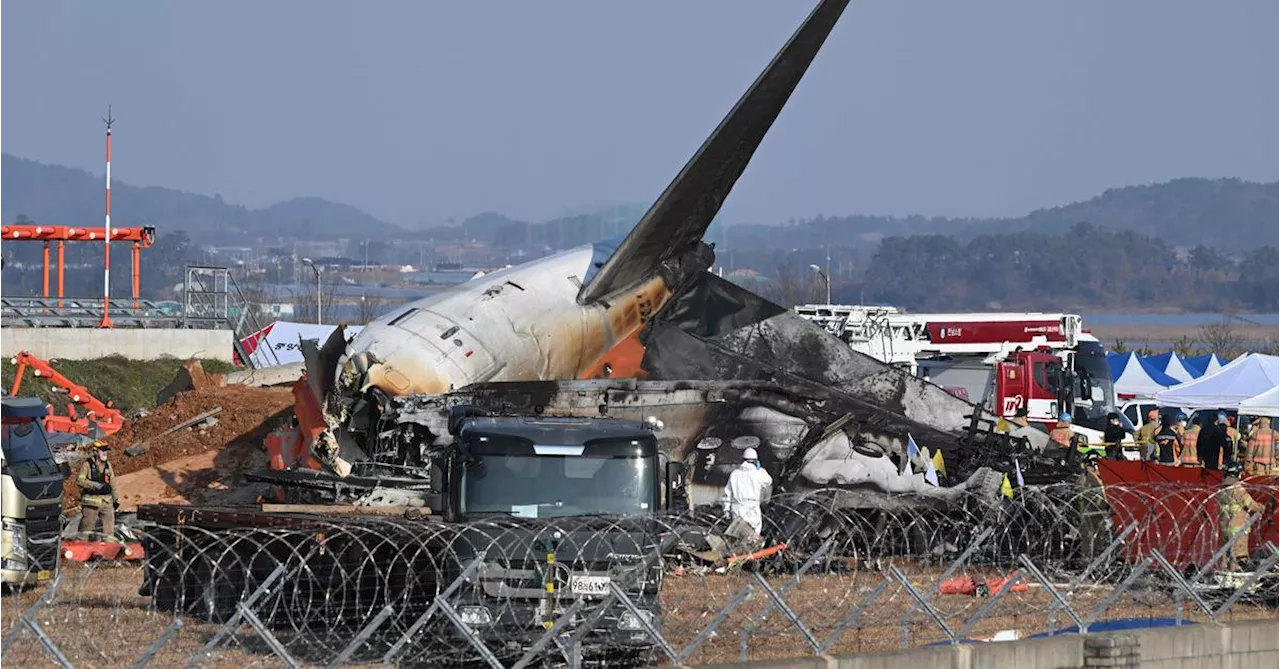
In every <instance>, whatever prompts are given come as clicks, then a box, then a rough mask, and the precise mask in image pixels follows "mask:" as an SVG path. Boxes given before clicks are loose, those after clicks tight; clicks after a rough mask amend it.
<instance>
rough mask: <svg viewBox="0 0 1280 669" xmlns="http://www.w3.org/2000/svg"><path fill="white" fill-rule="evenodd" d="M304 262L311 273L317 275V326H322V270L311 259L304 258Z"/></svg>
mask: <svg viewBox="0 0 1280 669" xmlns="http://www.w3.org/2000/svg"><path fill="white" fill-rule="evenodd" d="M302 262H304V263H306V264H307V265H309V266H310V267H311V271H313V272H315V273H316V325H320V269H319V268H318V267H316V264H315V263H313V262H311V259H310V258H303V259H302Z"/></svg>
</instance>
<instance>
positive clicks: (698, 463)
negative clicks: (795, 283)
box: [299, 0, 1064, 504]
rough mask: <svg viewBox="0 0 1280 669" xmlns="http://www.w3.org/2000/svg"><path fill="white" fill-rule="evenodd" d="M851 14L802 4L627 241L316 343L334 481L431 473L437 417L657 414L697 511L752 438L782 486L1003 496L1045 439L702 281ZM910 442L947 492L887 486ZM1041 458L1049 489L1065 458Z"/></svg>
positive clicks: (902, 479) (311, 379) (461, 290)
mask: <svg viewBox="0 0 1280 669" xmlns="http://www.w3.org/2000/svg"><path fill="white" fill-rule="evenodd" d="M846 4H847V0H824V1H823V2H821V3H820V4H819V5H818V6H817V7H816V8H815V9H814V10H813V11H812V13H811V14H810V15H809V16H808V18H807V19H806V20H805V22H804V23H803V24H802V25H801V27H800V28H799V29H798V30H797V31H796V32H795V34H794V35H793V36H792V37H791V39H790V40H789V41H788V42H787V44H786V45H785V46H784V47H783V48H782V50H781V51H780V52H779V53H778V54H777V55H776V56H775V57H774V59H773V60H772V62H770V64H769V65H768V66H767V67H766V68H765V70H764V71H763V72H762V73H761V74H760V76H759V77H758V78H757V79H756V81H755V82H754V83H753V84H752V85H751V87H750V88H749V89H748V90H747V92H746V93H745V94H744V95H743V96H742V98H741V99H740V100H739V101H738V102H737V104H735V105H734V107H733V108H732V109H731V110H730V112H729V114H728V115H727V116H726V117H725V118H724V120H723V121H721V123H720V124H719V126H718V127H717V128H716V129H715V130H714V131H713V132H712V133H711V135H710V136H709V137H708V138H707V139H706V141H705V142H704V143H703V144H702V146H701V147H700V148H699V149H698V151H697V152H696V153H695V154H694V156H693V157H692V158H691V159H690V160H689V162H688V163H687V164H686V165H685V166H684V168H683V169H682V170H681V171H680V173H679V174H678V175H677V176H676V177H675V179H674V180H673V181H672V182H671V184H670V185H669V186H668V187H667V188H666V190H665V191H664V192H663V193H662V194H661V196H660V197H659V198H658V199H657V200H656V201H655V202H654V203H653V205H652V206H651V207H650V208H649V210H648V211H647V213H646V214H645V215H644V216H643V217H642V218H641V220H640V221H639V222H638V223H637V225H636V226H635V228H633V229H632V230H631V232H630V233H629V234H628V235H626V237H625V238H624V239H621V240H612V241H608V242H600V243H597V244H594V245H590V246H584V247H580V248H576V249H572V250H568V251H565V252H562V253H559V254H556V255H553V256H550V257H547V258H543V259H540V260H537V261H533V262H530V263H527V264H524V265H520V266H517V267H512V268H508V269H504V270H501V271H498V272H494V273H492V274H488V275H484V276H482V277H477V278H475V279H473V280H471V281H469V282H467V283H464V284H462V285H460V286H458V287H457V288H455V289H452V290H449V291H445V292H442V293H439V294H436V295H433V296H431V297H427V298H424V299H422V300H418V301H415V302H412V303H410V304H408V305H406V306H404V307H402V308H398V309H396V310H394V311H393V312H391V313H388V314H386V315H385V316H383V317H382V318H379V319H377V320H375V321H374V322H372V323H370V324H369V325H367V326H365V327H364V328H363V329H362V330H361V331H360V332H359V334H357V335H355V337H353V338H352V339H351V340H350V341H346V340H345V339H344V338H343V336H342V331H341V329H339V330H338V331H337V332H335V334H334V336H333V337H331V338H330V340H329V341H328V342H326V343H325V345H324V346H323V347H321V348H319V349H317V348H316V347H315V345H312V346H310V347H309V349H308V353H307V355H306V358H307V368H308V386H309V388H310V391H311V392H313V393H314V396H315V399H316V402H315V404H316V405H317V406H318V407H319V408H320V409H321V410H320V411H318V413H319V414H320V415H319V416H312V417H311V423H310V424H308V423H307V419H306V417H304V416H302V415H301V414H303V413H305V412H301V411H300V412H299V413H300V420H301V422H302V423H303V425H302V430H301V433H302V436H303V439H304V440H309V441H310V442H311V444H310V447H311V453H312V454H313V455H314V456H315V459H316V460H318V461H319V462H320V463H323V465H325V466H326V467H328V468H329V469H331V470H332V472H334V475H335V476H336V477H338V478H343V479H350V478H351V477H352V476H353V473H354V476H355V477H360V476H374V477H377V476H382V475H386V474H387V473H388V472H390V471H394V472H396V473H397V475H404V474H406V473H408V475H409V476H410V477H412V476H414V475H426V474H427V473H428V470H429V468H430V462H431V458H432V457H433V454H436V453H437V452H438V449H441V448H444V447H445V446H446V445H447V443H448V442H449V441H450V439H451V436H450V433H449V430H448V429H446V423H447V415H448V411H449V408H450V407H452V406H457V405H468V406H474V407H477V408H478V409H479V410H481V411H493V412H499V413H501V412H517V413H518V412H533V413H534V414H539V415H541V414H544V413H545V414H546V415H561V414H563V415H607V416H611V417H618V416H630V417H632V418H640V417H642V416H643V417H648V416H654V417H656V418H658V419H660V420H661V421H662V423H663V425H664V426H665V427H664V429H663V431H661V432H660V433H659V435H658V436H659V438H660V442H661V443H662V451H663V454H664V456H665V457H666V458H668V459H670V460H673V461H681V462H685V461H687V462H689V464H691V465H692V466H693V469H692V472H693V473H692V476H691V480H692V485H691V486H690V501H691V502H692V503H694V504H704V503H708V502H709V501H713V500H712V496H713V495H715V494H718V488H719V486H722V485H723V482H724V479H725V478H726V477H727V475H728V472H729V471H730V470H731V469H732V467H733V466H734V465H736V464H737V463H738V461H739V459H738V455H737V452H738V451H739V450H740V449H742V448H745V447H746V444H748V443H751V444H757V443H758V444H763V445H764V449H763V451H762V452H764V453H768V454H769V456H768V459H767V460H766V462H767V466H769V467H770V468H771V470H772V473H773V474H774V477H775V480H776V481H779V485H780V486H781V487H782V488H783V489H816V488H823V487H831V486H836V487H844V488H848V489H850V490H870V491H873V492H881V493H883V492H912V493H915V494H916V495H918V496H919V498H920V499H921V500H934V501H942V502H945V501H946V500H947V499H950V498H952V497H954V496H955V495H957V494H960V493H961V492H963V491H964V490H966V489H969V488H979V489H982V490H984V491H986V492H987V493H989V494H990V495H991V496H995V495H997V494H998V492H997V490H998V487H999V483H1000V480H1001V476H1000V475H999V474H998V473H995V472H994V471H993V470H992V469H991V468H992V467H996V468H998V469H1000V470H1003V471H1010V470H1011V468H1010V462H1011V458H1012V457H1013V456H1014V455H1015V454H1016V453H1017V452H1022V453H1023V455H1022V456H1021V457H1023V458H1025V460H1024V463H1025V462H1029V461H1030V460H1032V459H1035V458H1036V457H1040V456H1041V454H1040V451H1042V450H1043V449H1044V447H1045V441H1047V439H1046V440H1041V439H1039V438H1038V436H1036V435H1033V436H1032V439H1033V440H1034V441H1036V443H1031V444H1028V443H1027V442H1026V440H1025V439H1023V440H1010V439H1009V438H1007V437H1005V436H1003V435H997V434H995V433H994V432H993V431H992V430H991V429H990V427H991V426H992V425H994V423H995V421H996V417H995V416H994V415H990V414H988V413H987V412H985V411H984V410H983V409H981V408H980V407H977V406H974V405H970V404H968V403H966V402H965V401H963V400H961V399H959V398H956V397H954V396H952V395H951V394H949V393H947V392H946V391H944V390H943V389H942V388H940V387H938V386H935V385H933V384H930V383H928V382H927V381H924V380H922V379H918V378H915V377H912V376H910V375H908V374H905V373H903V372H901V371H899V370H896V369H894V368H892V367H889V366H887V365H884V364H882V363H880V362H879V361H877V360H874V359H873V358H870V357H868V356H865V355H862V354H859V353H857V352H854V351H852V350H850V348H849V347H848V346H846V345H844V344H843V343H842V342H841V341H839V340H838V339H836V338H835V337H833V336H831V335H830V334H828V333H827V332H825V331H824V330H823V329H822V328H821V327H819V326H816V325H814V324H812V323H810V322H808V321H806V320H804V319H803V318H800V317H799V316H797V315H796V314H794V313H792V312H791V311H789V310H787V309H784V308H782V307H781V306H778V305H776V304H773V303H771V302H769V301H768V300H765V299H763V298H761V297H760V296H757V295H754V294H752V293H750V292H749V291H746V290H744V289H742V288H740V287H738V286H736V285H734V284H731V283H729V282H727V281H724V280H723V279H720V278H718V277H716V276H714V275H713V274H711V273H710V272H708V271H707V270H708V268H709V267H711V265H712V262H713V260H714V249H713V247H712V246H710V245H708V244H706V243H705V242H704V241H703V239H702V237H703V235H704V234H705V232H706V230H707V227H708V226H709V225H710V223H711V221H712V219H713V218H714V217H715V215H716V213H717V212H718V211H719V209H720V207H721V205H722V204H723V202H724V200H725V198H726V197H727V196H728V194H729V192H730V190H731V189H732V187H733V185H734V183H735V182H736V181H737V179H738V178H739V177H740V176H741V174H742V173H743V170H744V169H745V168H746V166H747V164H748V162H749V160H750V159H751V156H752V155H753V154H754V152H755V150H756V148H757V147H758V146H759V144H760V142H761V141H762V140H763V138H764V136H765V134H766V133H767V131H768V129H769V128H770V126H771V125H772V124H773V122H774V121H775V119H776V118H777V117H778V114H779V113H780V112H781V110H782V108H783V106H784V105H785V103H786V101H787V100H788V98H789V97H790V95H791V93H792V92H793V91H794V89H795V87H796V86H797V85H798V84H799V82H800V79H801V78H802V77H803V75H804V73H805V71H806V70H807V69H808V67H809V65H810V63H811V62H812V61H813V59H814V57H815V56H816V55H817V53H818V50H819V48H820V47H821V46H822V44H823V42H824V41H825V40H826V38H827V36H828V35H829V33H830V32H831V30H832V29H833V28H834V26H835V24H836V22H837V20H838V18H839V16H840V15H841V13H842V12H843V10H844V8H845V6H846ZM627 379H642V380H640V381H628V380H627ZM513 398H516V399H513ZM984 426H985V427H984ZM908 435H910V436H911V437H912V438H914V439H915V440H916V442H917V443H918V444H919V445H920V446H921V447H922V449H923V451H922V455H923V457H922V459H921V460H918V461H917V462H915V463H914V464H915V466H914V470H915V471H923V470H924V468H925V467H926V466H927V465H926V463H924V462H923V458H928V457H929V454H930V453H936V452H941V453H942V454H943V460H944V462H945V464H946V468H947V469H948V470H949V471H950V473H951V477H950V479H949V481H950V482H951V483H952V485H951V486H950V488H954V489H952V490H948V489H947V488H938V487H934V486H932V485H930V484H927V483H925V482H924V480H923V478H922V477H921V476H920V475H915V476H901V475H900V474H899V472H900V471H901V469H902V464H903V462H904V461H905V459H906V442H907V439H908ZM1040 460H1041V461H1042V463H1043V464H1044V465H1045V466H1046V467H1048V470H1046V471H1049V472H1051V473H1050V474H1049V475H1050V476H1052V477H1058V476H1060V472H1059V470H1060V469H1061V468H1062V466H1064V463H1063V462H1062V459H1061V458H1057V459H1055V458H1053V457H1047V458H1046V457H1040ZM1024 466H1025V465H1024ZM386 468H391V469H386ZM415 472H416V474H415ZM962 476H963V477H964V481H963V482H962V483H959V484H956V483H955V482H956V481H957V479H958V478H960V477H962Z"/></svg>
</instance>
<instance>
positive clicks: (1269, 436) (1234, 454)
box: [1102, 409, 1280, 475]
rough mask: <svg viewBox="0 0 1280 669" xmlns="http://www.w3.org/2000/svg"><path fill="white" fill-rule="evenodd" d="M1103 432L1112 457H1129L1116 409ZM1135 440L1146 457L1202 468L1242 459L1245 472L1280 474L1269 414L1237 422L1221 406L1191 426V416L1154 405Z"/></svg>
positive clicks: (1275, 440)
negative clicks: (1162, 410)
mask: <svg viewBox="0 0 1280 669" xmlns="http://www.w3.org/2000/svg"><path fill="white" fill-rule="evenodd" d="M1107 417H1108V418H1109V420H1108V424H1107V428H1106V430H1105V432H1104V433H1103V438H1102V439H1103V442H1104V443H1105V447H1106V452H1107V457H1110V458H1113V459H1122V458H1123V457H1124V455H1123V453H1122V449H1121V445H1120V442H1122V441H1123V440H1124V439H1125V437H1126V434H1127V432H1126V430H1125V429H1124V427H1123V426H1122V425H1121V423H1120V415H1119V414H1117V413H1111V414H1109V415H1108V416H1107ZM1133 440H1134V443H1135V444H1137V445H1138V446H1139V447H1140V448H1142V449H1143V454H1142V456H1143V457H1142V459H1143V460H1147V461H1151V462H1159V463H1162V464H1166V465H1184V466H1188V467H1203V468H1205V469H1209V470H1218V469H1222V468H1224V467H1225V466H1226V465H1227V464H1230V463H1239V464H1240V465H1241V467H1242V469H1243V471H1244V473H1246V474H1249V475H1265V474H1275V473H1276V465H1277V460H1276V446H1277V441H1280V439H1277V433H1276V430H1275V429H1273V428H1272V427H1271V419H1270V418H1267V417H1266V416H1262V417H1260V418H1256V419H1254V420H1253V421H1249V420H1248V419H1247V418H1242V419H1241V423H1240V426H1239V427H1237V426H1236V423H1235V419H1234V418H1233V417H1229V416H1227V414H1226V412H1222V411H1219V412H1218V413H1217V414H1216V415H1215V416H1213V420H1212V422H1206V423H1205V424H1203V425H1202V424H1199V423H1196V424H1192V425H1190V426H1188V425H1187V416H1186V414H1184V413H1182V412H1178V413H1177V414H1172V413H1166V414H1164V415H1163V416H1161V415H1160V412H1159V411H1157V410H1155V409H1152V410H1151V411H1150V412H1149V413H1148V414H1147V422H1146V423H1144V424H1143V426H1142V427H1141V428H1139V429H1138V431H1137V432H1136V433H1134V435H1133Z"/></svg>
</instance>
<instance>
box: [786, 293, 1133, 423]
mask: <svg viewBox="0 0 1280 669" xmlns="http://www.w3.org/2000/svg"><path fill="white" fill-rule="evenodd" d="M796 312H797V313H799V314H800V315H801V316H802V317H804V318H806V319H808V320H810V321H813V322H815V323H818V324H819V325H822V326H823V327H824V328H825V329H826V330H827V331H828V332H830V333H831V334H833V335H835V336H837V337H840V338H841V339H842V340H844V341H845V342H848V344H849V345H850V346H851V347H852V348H853V349H854V350H856V351H858V352H860V353H864V354H866V355H869V356H871V357H873V358H876V359H878V360H881V361H883V362H886V363H888V364H891V365H896V366H900V367H902V368H903V369H906V370H908V371H910V372H911V373H912V374H915V375H916V376H920V377H923V378H925V379H927V380H929V381H931V382H933V383H935V384H937V385H939V386H942V387H943V388H945V389H947V390H948V391H950V392H951V393H952V394H954V395H957V396H959V397H961V398H964V399H966V400H968V401H970V402H974V403H980V404H982V405H983V406H985V407H987V408H988V409H990V410H991V411H992V412H994V413H998V414H999V415H1002V416H1006V417H1009V416H1013V415H1014V413H1016V412H1017V410H1018V409H1020V408H1023V407H1025V408H1026V409H1027V414H1028V416H1027V417H1028V419H1030V420H1031V421H1034V422H1038V423H1052V422H1054V421H1056V420H1057V419H1058V416H1059V414H1061V413H1062V412H1064V411H1066V412H1068V413H1070V414H1071V415H1072V417H1073V422H1074V429H1075V430H1076V431H1077V432H1079V433H1081V434H1085V435H1087V436H1088V437H1090V440H1091V441H1092V440H1094V438H1095V437H1096V438H1098V440H1100V437H1101V430H1102V429H1103V428H1104V427H1105V424H1106V415H1107V412H1108V411H1112V410H1114V407H1115V389H1114V387H1113V385H1112V383H1111V373H1110V370H1109V368H1108V367H1107V359H1106V351H1105V350H1104V349H1103V347H1102V344H1101V343H1100V342H1099V341H1098V339H1097V338H1096V337H1094V336H1093V335H1091V334H1089V333H1088V332H1086V331H1085V330H1084V329H1083V322H1082V319H1081V318H1080V316H1078V315H1076V314H1050V313H955V314H909V313H903V312H901V311H900V310H898V309H896V308H894V307H878V306H851V305H834V304H806V305H802V306H798V307H796Z"/></svg>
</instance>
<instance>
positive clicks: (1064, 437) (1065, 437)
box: [1049, 411, 1074, 448]
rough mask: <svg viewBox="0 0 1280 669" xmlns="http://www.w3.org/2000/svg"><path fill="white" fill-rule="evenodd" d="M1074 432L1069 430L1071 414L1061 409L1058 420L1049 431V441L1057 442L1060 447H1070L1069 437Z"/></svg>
mask: <svg viewBox="0 0 1280 669" xmlns="http://www.w3.org/2000/svg"><path fill="white" fill-rule="evenodd" d="M1073 435H1074V433H1073V432H1072V431H1071V414H1069V413H1067V412H1065V411H1063V412H1062V413H1061V414H1060V415H1059V416H1058V422H1057V424H1055V425H1054V426H1053V429H1052V430H1050V431H1049V441H1051V442H1053V443H1054V444H1057V445H1058V446H1060V447H1062V448H1071V438H1072V436H1073Z"/></svg>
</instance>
